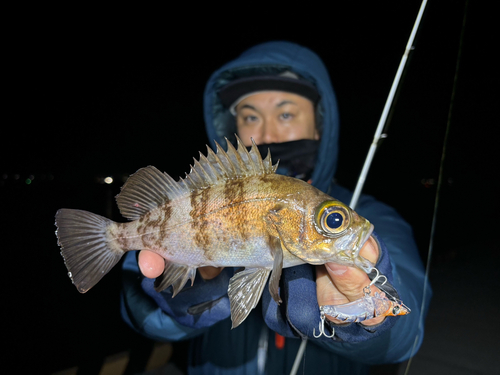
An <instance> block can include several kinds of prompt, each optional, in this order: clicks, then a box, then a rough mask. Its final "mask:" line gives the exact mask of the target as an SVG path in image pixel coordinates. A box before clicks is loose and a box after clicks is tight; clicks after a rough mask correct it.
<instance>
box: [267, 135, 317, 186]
mask: <svg viewBox="0 0 500 375" xmlns="http://www.w3.org/2000/svg"><path fill="white" fill-rule="evenodd" d="M319 144H320V141H315V140H310V139H302V140H300V141H291V142H283V143H270V144H263V145H259V146H257V147H258V149H259V152H260V154H261V155H262V157H263V158H265V157H266V155H267V150H270V151H271V157H272V161H273V163H275V164H276V162H277V161H278V160H279V164H278V170H277V171H276V173H279V174H282V175H285V176H290V177H295V178H298V179H301V180H304V181H308V180H309V179H310V178H311V176H312V173H313V170H314V165H315V163H316V156H317V153H318V149H319Z"/></svg>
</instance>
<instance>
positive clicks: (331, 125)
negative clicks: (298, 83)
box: [203, 42, 339, 191]
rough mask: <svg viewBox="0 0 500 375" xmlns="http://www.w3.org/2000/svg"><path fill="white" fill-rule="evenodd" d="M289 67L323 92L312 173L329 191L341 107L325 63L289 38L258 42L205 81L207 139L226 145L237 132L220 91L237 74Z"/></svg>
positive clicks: (336, 150) (235, 77)
mask: <svg viewBox="0 0 500 375" xmlns="http://www.w3.org/2000/svg"><path fill="white" fill-rule="evenodd" d="M287 70H290V71H293V72H295V73H297V74H299V75H300V76H301V77H302V78H304V79H307V80H308V81H309V82H311V83H312V84H313V85H315V86H316V88H317V90H318V92H319V94H320V96H321V99H320V101H319V103H318V108H317V110H316V113H317V114H318V113H319V114H320V116H321V117H322V124H321V141H320V146H319V151H318V156H317V162H316V166H315V168H314V172H313V174H312V184H313V185H314V186H316V187H317V188H318V189H320V190H322V191H327V189H328V187H329V186H330V183H331V181H332V179H333V176H334V174H335V170H336V167H337V157H338V147H337V146H338V136H339V115H338V107H337V100H336V98H335V93H334V91H333V87H332V85H331V82H330V77H329V75H328V71H327V69H326V67H325V65H324V64H323V62H322V61H321V59H320V58H319V57H318V55H316V54H315V53H314V52H312V51H311V50H310V49H308V48H305V47H302V46H299V45H297V44H294V43H290V42H268V43H263V44H259V45H257V46H255V47H252V48H250V49H248V50H247V51H245V52H243V53H242V54H241V55H240V56H239V57H238V58H236V59H235V60H233V61H230V62H229V63H227V64H225V65H224V66H222V67H221V68H220V69H219V70H217V71H216V72H215V73H213V74H212V76H211V77H210V79H209V81H208V83H207V85H206V88H205V93H204V98H203V111H204V117H205V126H206V131H207V135H208V139H209V140H210V142H211V146H212V147H215V143H214V140H215V141H217V142H218V143H219V144H220V145H221V146H222V147H226V144H225V140H224V137H227V138H228V139H229V140H230V141H232V140H234V134H235V133H236V123H235V118H234V116H233V115H232V114H231V113H230V112H229V109H227V108H225V107H224V106H223V105H222V104H221V102H220V100H219V97H218V95H217V92H218V91H219V90H220V89H221V88H222V87H223V86H225V85H226V84H227V83H229V82H231V81H233V80H235V79H238V78H242V77H248V76H253V75H264V74H279V73H282V72H284V71H287ZM271 156H272V155H271ZM273 161H274V162H276V161H277V160H273Z"/></svg>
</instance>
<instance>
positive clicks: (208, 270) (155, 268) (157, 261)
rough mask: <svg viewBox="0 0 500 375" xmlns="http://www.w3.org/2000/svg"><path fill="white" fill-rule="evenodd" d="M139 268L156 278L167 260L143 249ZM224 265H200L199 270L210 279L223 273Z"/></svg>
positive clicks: (148, 275) (140, 254)
mask: <svg viewBox="0 0 500 375" xmlns="http://www.w3.org/2000/svg"><path fill="white" fill-rule="evenodd" d="M139 268H140V269H141V272H142V274H143V275H144V276H146V277H148V278H150V279H155V278H157V277H158V276H160V275H161V274H162V273H163V270H164V268H165V260H164V259H163V258H162V257H161V256H160V255H158V254H156V253H153V252H152V251H148V250H142V251H141V252H140V253H139ZM222 270H223V267H200V268H198V271H199V272H200V275H201V277H203V278H204V279H205V280H210V279H213V278H214V277H216V276H217V275H218V274H219V273H221V272H222Z"/></svg>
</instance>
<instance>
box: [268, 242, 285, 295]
mask: <svg viewBox="0 0 500 375" xmlns="http://www.w3.org/2000/svg"><path fill="white" fill-rule="evenodd" d="M269 242H270V247H271V254H272V256H273V258H274V263H273V272H272V273H271V277H270V279H269V293H270V294H271V297H273V299H274V300H275V301H276V303H277V304H278V305H279V304H280V303H281V298H280V295H279V283H280V277H281V270H282V269H283V249H282V244H283V242H282V241H281V239H280V238H276V237H270V239H269Z"/></svg>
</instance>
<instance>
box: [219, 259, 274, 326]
mask: <svg viewBox="0 0 500 375" xmlns="http://www.w3.org/2000/svg"><path fill="white" fill-rule="evenodd" d="M270 272H271V271H269V270H268V269H265V268H246V269H245V270H243V271H241V272H238V273H237V274H236V275H234V276H233V277H232V278H231V280H229V288H228V291H227V293H228V295H229V303H230V305H231V320H232V322H233V326H232V328H236V327H238V326H239V325H240V324H241V323H242V322H243V321H244V320H245V319H246V317H247V316H248V314H250V311H251V310H252V309H253V308H254V307H255V306H257V303H258V302H259V299H260V296H261V295H262V291H263V290H264V286H265V285H266V282H267V278H268V277H269V273H270Z"/></svg>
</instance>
